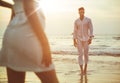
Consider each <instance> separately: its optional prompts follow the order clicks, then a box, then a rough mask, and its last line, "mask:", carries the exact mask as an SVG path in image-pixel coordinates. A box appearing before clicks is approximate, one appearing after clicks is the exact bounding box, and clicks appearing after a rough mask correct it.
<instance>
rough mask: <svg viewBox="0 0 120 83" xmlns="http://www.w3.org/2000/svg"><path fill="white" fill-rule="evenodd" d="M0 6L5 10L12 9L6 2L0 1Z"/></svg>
mask: <svg viewBox="0 0 120 83" xmlns="http://www.w3.org/2000/svg"><path fill="white" fill-rule="evenodd" d="M0 6H3V7H7V8H11V9H12V4H10V3H8V2H5V1H2V0H0Z"/></svg>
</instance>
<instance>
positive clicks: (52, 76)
mask: <svg viewBox="0 0 120 83" xmlns="http://www.w3.org/2000/svg"><path fill="white" fill-rule="evenodd" d="M35 74H36V75H37V76H38V77H39V79H40V80H41V82H42V83H59V82H58V79H57V75H56V72H55V70H51V71H45V72H35Z"/></svg>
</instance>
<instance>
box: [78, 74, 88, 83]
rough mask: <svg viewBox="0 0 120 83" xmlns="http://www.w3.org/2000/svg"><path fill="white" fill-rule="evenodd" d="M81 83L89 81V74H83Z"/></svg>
mask: <svg viewBox="0 0 120 83" xmlns="http://www.w3.org/2000/svg"><path fill="white" fill-rule="evenodd" d="M79 83H88V79H87V75H81V76H80V82H79Z"/></svg>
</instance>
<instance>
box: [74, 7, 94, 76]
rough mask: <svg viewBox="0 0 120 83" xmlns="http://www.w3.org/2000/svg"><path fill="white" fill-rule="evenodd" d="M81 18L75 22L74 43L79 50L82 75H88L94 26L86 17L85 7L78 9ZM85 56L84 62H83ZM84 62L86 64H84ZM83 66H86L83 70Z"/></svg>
mask: <svg viewBox="0 0 120 83" xmlns="http://www.w3.org/2000/svg"><path fill="white" fill-rule="evenodd" d="M78 12H79V15H80V17H79V18H78V19H77V20H75V23H74V34H73V42H74V46H75V47H77V48H78V53H79V56H78V62H79V65H80V69H81V74H82V75H83V74H86V71H87V63H88V51H89V44H91V41H92V38H93V37H94V36H93V26H92V22H91V19H90V18H88V17H85V16H84V13H85V10H84V8H83V7H80V8H79V9H78ZM83 54H84V60H83ZM83 62H84V63H83ZM83 64H85V66H84V69H83Z"/></svg>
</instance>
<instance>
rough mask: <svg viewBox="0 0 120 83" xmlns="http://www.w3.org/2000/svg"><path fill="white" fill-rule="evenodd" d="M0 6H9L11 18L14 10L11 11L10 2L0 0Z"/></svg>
mask: <svg viewBox="0 0 120 83" xmlns="http://www.w3.org/2000/svg"><path fill="white" fill-rule="evenodd" d="M0 6H2V7H6V8H10V9H11V11H12V14H11V19H12V18H13V17H14V16H15V14H14V11H13V5H12V4H10V3H8V2H5V1H2V0H0Z"/></svg>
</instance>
